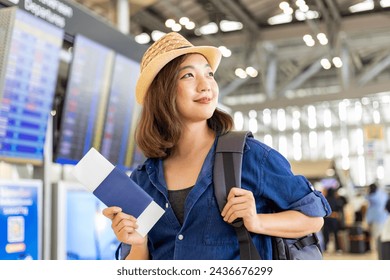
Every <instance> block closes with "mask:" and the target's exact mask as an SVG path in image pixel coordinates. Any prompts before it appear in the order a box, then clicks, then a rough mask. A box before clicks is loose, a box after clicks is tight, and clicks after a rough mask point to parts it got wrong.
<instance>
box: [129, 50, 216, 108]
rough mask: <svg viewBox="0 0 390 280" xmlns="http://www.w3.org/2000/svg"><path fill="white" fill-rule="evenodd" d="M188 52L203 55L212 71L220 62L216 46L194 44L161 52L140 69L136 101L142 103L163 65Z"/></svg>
mask: <svg viewBox="0 0 390 280" xmlns="http://www.w3.org/2000/svg"><path fill="white" fill-rule="evenodd" d="M189 53H198V54H201V55H203V56H204V57H205V58H206V59H207V61H208V63H209V64H210V67H211V69H212V70H213V71H214V72H215V71H216V70H217V68H218V65H219V63H220V62H221V57H222V55H221V51H220V50H219V49H218V48H216V47H212V46H194V47H188V48H181V49H176V50H172V51H170V52H166V53H164V54H161V55H159V56H158V57H156V58H155V59H154V60H153V61H151V62H150V63H149V64H148V65H147V66H146V67H145V68H144V69H143V70H142V73H141V75H140V77H139V79H138V81H137V85H136V90H135V92H136V100H137V102H138V103H139V104H143V100H144V96H145V94H146V92H147V90H148V89H149V87H150V85H151V83H152V81H153V79H154V78H155V77H156V76H157V74H158V72H160V70H161V69H162V68H163V67H164V66H165V65H167V64H168V63H169V62H170V61H172V60H173V59H175V58H176V57H179V56H181V55H184V54H189Z"/></svg>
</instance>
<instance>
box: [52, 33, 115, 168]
mask: <svg viewBox="0 0 390 280" xmlns="http://www.w3.org/2000/svg"><path fill="white" fill-rule="evenodd" d="M114 55H115V53H114V51H113V50H111V49H109V48H107V47H105V46H103V45H100V44H98V43H96V42H94V41H93V40H90V39H89V38H86V37H84V36H82V35H77V36H76V38H75V42H74V46H73V59H72V64H71V68H70V73H69V78H68V85H67V89H66V97H65V104H64V108H63V115H62V119H61V126H60V136H59V144H58V148H57V151H56V156H55V161H56V162H58V163H62V164H76V163H77V162H78V161H79V160H80V159H81V158H82V157H83V155H84V154H86V153H87V152H88V150H89V149H90V148H91V147H94V148H95V149H97V150H98V151H99V150H100V145H101V140H102V135H103V127H104V117H105V112H106V107H107V102H108V95H109V91H110V79H111V72H112V67H113V63H114Z"/></svg>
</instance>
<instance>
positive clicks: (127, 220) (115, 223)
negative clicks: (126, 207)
mask: <svg viewBox="0 0 390 280" xmlns="http://www.w3.org/2000/svg"><path fill="white" fill-rule="evenodd" d="M103 215H104V216H106V217H107V218H109V219H110V220H111V228H112V229H113V230H114V233H115V235H116V238H117V239H118V240H119V241H120V242H123V243H126V244H130V245H132V246H138V245H143V244H146V241H147V238H146V237H142V236H141V235H140V234H139V233H138V232H136V229H137V228H138V225H137V219H136V218H135V217H133V216H131V215H128V214H125V213H123V212H122V209H121V208H120V207H115V206H113V207H108V208H105V209H103Z"/></svg>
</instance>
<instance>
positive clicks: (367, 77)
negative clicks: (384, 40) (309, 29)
mask: <svg viewBox="0 0 390 280" xmlns="http://www.w3.org/2000/svg"><path fill="white" fill-rule="evenodd" d="M389 66H390V54H389V52H387V53H385V54H382V55H380V56H379V57H378V58H377V59H376V61H375V62H374V63H372V64H371V65H370V66H367V67H366V70H365V71H364V72H363V73H362V74H361V75H360V76H359V77H358V78H357V84H358V85H359V86H364V85H365V84H367V83H368V82H369V81H371V80H372V79H373V78H375V77H376V76H378V74H380V73H381V72H382V71H383V70H385V69H386V68H387V67H389Z"/></svg>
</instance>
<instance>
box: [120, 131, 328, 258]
mask: <svg viewBox="0 0 390 280" xmlns="http://www.w3.org/2000/svg"><path fill="white" fill-rule="evenodd" d="M216 143H217V140H216V141H215V143H214V145H213V146H212V148H211V149H210V151H209V153H208V155H207V157H206V159H205V161H204V163H203V166H202V169H201V171H200V174H199V176H198V179H197V182H196V184H195V186H194V187H193V189H192V190H191V192H190V193H189V194H188V196H187V199H186V201H185V206H184V222H183V224H182V225H181V224H180V223H179V221H178V220H177V218H176V216H175V214H174V212H173V210H172V208H171V206H170V203H169V201H168V192H167V187H166V183H165V179H164V172H163V161H162V159H147V160H146V162H145V163H144V164H143V165H141V166H139V167H138V168H137V169H136V170H135V171H133V173H132V174H131V178H132V179H133V180H134V181H135V182H136V183H138V184H139V185H140V186H141V187H142V188H143V189H144V190H145V191H146V192H147V193H149V194H150V195H151V196H152V197H153V199H154V200H155V202H156V203H157V204H159V205H160V206H161V207H163V208H164V209H165V210H166V212H165V213H164V215H163V216H162V217H161V219H160V220H159V221H158V222H157V223H156V224H155V226H154V227H153V228H152V229H151V231H150V232H149V233H148V248H149V254H150V258H151V259H156V260H167V259H177V260H179V259H180V260H183V259H186V260H189V259H203V260H207V259H210V260H222V259H239V258H240V253H239V245H238V241H237V236H236V233H235V231H234V229H233V227H232V226H230V225H229V224H227V223H226V222H224V221H223V219H222V216H221V214H220V211H219V208H218V205H217V201H216V198H215V196H214V189H213V165H214V154H215V148H216ZM241 180H242V186H241V187H242V188H244V189H247V190H250V191H251V192H253V194H254V197H255V200H256V208H257V213H272V212H274V211H282V210H288V209H292V210H297V211H300V212H302V213H304V214H306V215H308V216H313V217H324V216H327V215H329V214H330V212H331V209H330V207H329V204H328V203H327V201H326V199H325V198H324V196H323V195H322V194H321V193H320V192H318V191H316V190H314V188H313V187H312V185H311V184H310V183H309V182H308V180H307V179H306V178H305V177H303V176H299V175H297V176H296V175H294V174H293V173H292V172H291V169H290V164H289V163H288V161H287V160H286V159H285V158H284V157H283V156H282V155H281V154H280V153H278V152H277V151H276V150H274V149H272V148H270V147H268V146H266V145H265V144H263V143H261V142H259V141H258V140H256V139H253V138H247V141H246V145H245V150H244V155H243V163H242V179H241ZM252 237H253V242H254V244H255V246H256V247H257V249H258V251H259V253H260V256H261V258H262V259H264V260H266V259H272V245H271V239H270V237H268V236H265V235H261V234H252ZM122 245H123V244H122ZM126 247H127V248H126ZM128 250H129V246H128V245H127V246H126V245H125V246H122V251H125V252H126V253H125V254H123V253H122V256H124V255H126V254H127V252H128Z"/></svg>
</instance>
